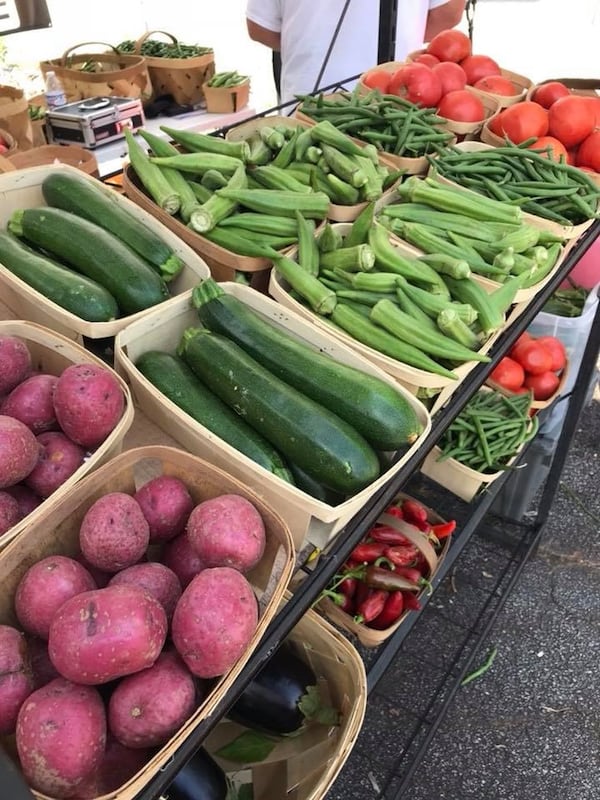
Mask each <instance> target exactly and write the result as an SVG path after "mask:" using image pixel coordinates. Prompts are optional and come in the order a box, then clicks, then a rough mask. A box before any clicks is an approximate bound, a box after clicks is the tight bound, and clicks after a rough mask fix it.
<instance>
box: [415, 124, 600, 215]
mask: <svg viewBox="0 0 600 800" xmlns="http://www.w3.org/2000/svg"><path fill="white" fill-rule="evenodd" d="M534 141H535V140H534V139H528V140H526V141H525V142H523V143H521V144H519V145H511V144H506V145H504V146H502V147H494V148H490V149H486V150H474V151H467V150H460V149H459V148H456V147H449V148H446V149H445V150H444V151H443V152H440V153H439V154H438V155H437V157H435V158H430V162H431V164H432V166H433V167H434V169H435V170H437V172H438V173H439V174H440V175H443V176H444V178H448V179H449V180H451V181H454V182H455V183H459V184H460V185H461V186H465V187H467V188H469V189H473V190H474V191H476V192H479V193H480V194H482V195H486V196H487V197H493V198H495V199H496V200H502V201H503V202H506V203H513V204H516V205H519V206H520V207H521V208H522V209H523V210H524V211H528V212H529V213H531V214H535V215H536V216H539V217H543V218H544V219H549V220H552V221H554V222H558V223H559V224H561V225H577V224H580V223H582V222H586V221H587V220H590V219H597V218H598V216H599V214H600V210H599V201H600V188H599V187H598V186H596V185H595V184H594V183H593V181H591V180H590V178H589V177H588V176H587V175H586V174H585V172H584V171H583V170H580V169H578V168H577V167H572V166H570V165H568V164H565V163H562V162H557V161H554V160H553V159H552V158H551V157H550V154H549V152H546V151H545V150H539V151H534V150H530V149H529V146H530V145H531V144H533V142H534Z"/></svg>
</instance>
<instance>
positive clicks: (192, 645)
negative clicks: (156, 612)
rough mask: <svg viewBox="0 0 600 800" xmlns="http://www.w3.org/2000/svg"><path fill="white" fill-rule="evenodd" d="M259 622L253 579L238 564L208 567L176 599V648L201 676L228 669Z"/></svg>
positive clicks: (172, 626) (189, 665) (173, 631)
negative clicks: (236, 565) (247, 577)
mask: <svg viewBox="0 0 600 800" xmlns="http://www.w3.org/2000/svg"><path fill="white" fill-rule="evenodd" d="M257 624H258V604H257V602H256V597H255V595H254V591H253V589H252V586H251V585H250V583H249V582H248V581H247V580H246V578H245V577H244V576H243V575H242V573H241V572H238V570H236V569H231V567H213V568H212V569H204V570H202V572H200V573H199V574H198V575H196V577H195V578H194V579H193V580H192V582H191V583H190V585H189V586H188V587H187V589H185V591H184V592H183V594H182V595H181V599H180V601H179V602H178V603H177V607H176V609H175V613H174V615H173V622H172V624H171V636H172V639H173V644H174V645H175V647H176V649H177V652H178V653H179V655H180V656H181V657H182V658H183V660H184V662H185V663H186V664H187V666H188V667H189V669H190V670H191V672H193V673H194V675H197V676H198V677H199V678H215V677H217V676H219V675H223V674H224V673H226V672H227V671H228V670H229V669H231V667H232V666H233V665H234V664H235V662H236V661H237V660H238V658H239V657H240V656H241V655H242V654H243V653H244V651H245V650H246V648H247V647H248V644H249V643H250V640H251V639H252V636H253V634H254V631H255V630H256V626H257Z"/></svg>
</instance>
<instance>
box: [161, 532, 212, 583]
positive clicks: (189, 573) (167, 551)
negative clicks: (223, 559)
mask: <svg viewBox="0 0 600 800" xmlns="http://www.w3.org/2000/svg"><path fill="white" fill-rule="evenodd" d="M161 561H162V562H163V564H165V565H166V566H167V567H169V569H170V570H173V572H174V573H175V575H177V577H178V578H179V582H180V584H181V588H182V589H185V588H186V586H188V584H189V583H190V581H191V580H192V578H195V577H196V575H197V574H198V573H199V572H201V570H203V569H204V568H205V567H206V564H205V563H204V562H203V561H202V559H201V558H200V556H199V555H198V553H197V552H196V550H194V548H193V547H192V545H191V543H190V540H189V538H188V535H187V533H182V534H180V535H179V536H177V537H176V538H175V539H171V541H170V542H167V543H166V545H165V546H164V549H163V552H162V558H161Z"/></svg>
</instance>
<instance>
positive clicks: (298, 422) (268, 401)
mask: <svg viewBox="0 0 600 800" xmlns="http://www.w3.org/2000/svg"><path fill="white" fill-rule="evenodd" d="M178 354H179V355H181V356H182V357H183V359H184V360H185V361H186V362H187V364H188V365H189V366H190V367H191V368H192V369H193V371H194V372H195V373H196V375H198V377H199V378H200V379H201V380H202V381H203V382H205V383H206V385H207V386H208V387H209V388H210V389H212V391H213V392H214V393H215V394H217V395H218V396H219V397H220V398H221V400H223V401H224V402H225V403H227V405H229V406H230V407H231V408H233V409H234V410H235V411H236V413H238V414H239V415H240V416H242V417H243V418H244V419H245V420H246V421H247V422H248V423H249V424H250V425H252V427H253V428H254V429H255V430H257V431H258V432H259V433H261V434H262V435H263V436H264V437H265V438H266V439H268V440H269V441H270V442H271V444H272V445H273V446H274V447H276V448H277V450H279V452H280V453H281V454H282V455H283V457H284V458H285V459H287V460H289V461H291V462H293V463H295V464H297V465H298V466H299V467H300V469H302V470H304V471H305V472H307V473H308V474H309V475H310V476H311V477H313V478H314V479H315V480H317V481H319V482H320V483H322V484H323V485H324V486H326V487H328V488H329V489H332V490H333V491H335V492H339V493H340V494H343V495H354V494H356V493H357V492H359V491H360V490H361V489H364V488H365V487H366V486H368V485H369V484H370V483H372V482H373V481H374V480H376V479H377V478H378V477H379V459H378V457H377V453H376V452H375V451H374V450H373V448H372V447H371V446H370V445H369V443H368V442H367V441H366V439H364V438H363V437H362V436H361V435H360V434H359V433H358V432H357V431H356V430H355V428H353V427H352V426H351V425H349V424H348V423H347V422H345V420H343V419H341V417H338V416H336V415H335V414H334V413H332V412H331V411H329V409H327V408H325V407H324V406H321V405H319V403H316V402H315V401H314V400H311V399H310V398H309V397H307V396H306V395H304V394H302V393H301V392H299V391H298V390H297V389H294V388H293V387H292V386H289V385H288V384H287V383H284V382H283V381H282V380H280V379H279V378H278V377H276V376H275V375H274V374H273V373H272V372H269V370H267V369H266V368H265V367H263V366H262V365H261V364H260V363H259V362H258V361H256V360H255V359H253V358H252V357H251V356H249V355H248V354H247V353H246V352H245V351H244V350H243V349H242V348H241V347H239V345H237V344H236V343H235V342H234V341H232V340H231V339H227V338H226V337H225V336H221V335H220V334H217V333H213V332H212V331H209V330H207V329H201V328H200V329H199V328H191V329H188V330H187V331H185V332H184V334H183V336H182V339H181V342H180V346H179V350H178Z"/></svg>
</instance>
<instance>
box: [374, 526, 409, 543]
mask: <svg viewBox="0 0 600 800" xmlns="http://www.w3.org/2000/svg"><path fill="white" fill-rule="evenodd" d="M369 536H370V537H371V539H374V540H375V541H376V542H385V543H386V544H390V545H396V544H412V542H411V541H410V539H408V538H407V537H406V536H405V535H404V534H403V533H400V531H397V530H396V529H395V528H391V527H390V526H389V525H377V526H376V527H375V528H371V530H370V531H369Z"/></svg>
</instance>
